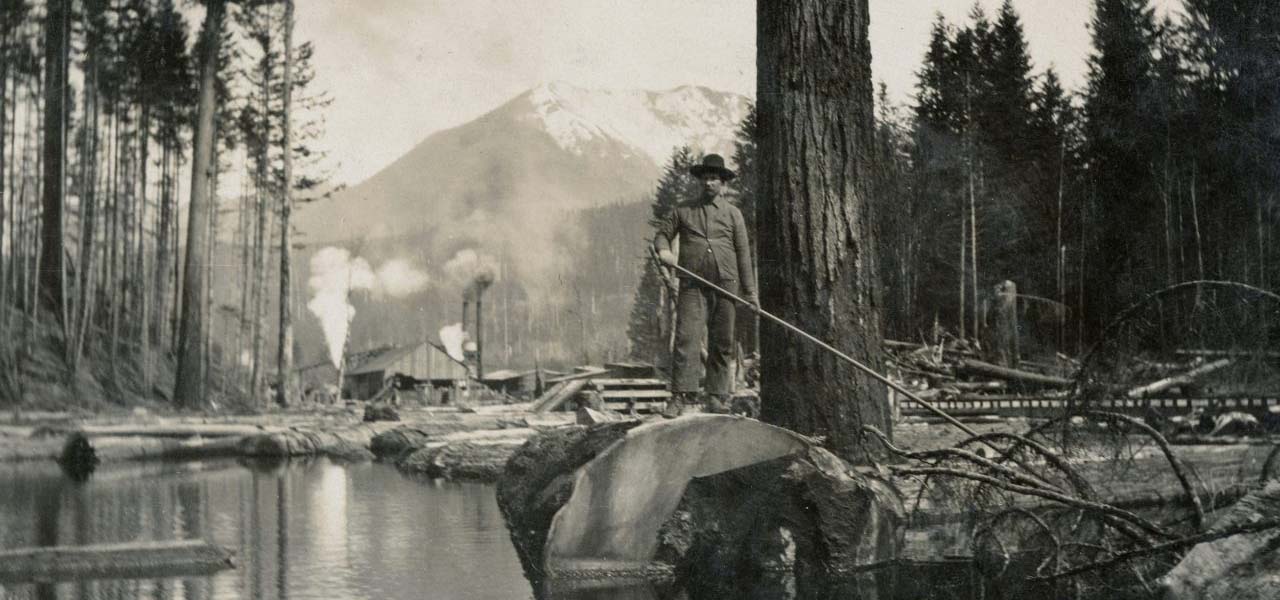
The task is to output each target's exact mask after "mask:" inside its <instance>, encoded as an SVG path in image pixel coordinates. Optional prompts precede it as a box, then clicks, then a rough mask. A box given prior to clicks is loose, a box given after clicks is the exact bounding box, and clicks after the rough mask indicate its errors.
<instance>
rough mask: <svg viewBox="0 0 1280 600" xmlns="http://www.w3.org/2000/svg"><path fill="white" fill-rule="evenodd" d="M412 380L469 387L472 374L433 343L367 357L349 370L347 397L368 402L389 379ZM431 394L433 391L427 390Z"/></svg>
mask: <svg viewBox="0 0 1280 600" xmlns="http://www.w3.org/2000/svg"><path fill="white" fill-rule="evenodd" d="M397 375H398V376H400V377H401V378H402V379H404V378H410V379H413V380H415V381H417V382H418V383H419V384H420V385H421V386H424V387H428V388H439V387H442V386H443V387H459V386H461V387H464V388H465V387H466V382H467V380H468V379H469V376H470V372H469V371H468V370H467V366H466V365H464V364H462V363H461V362H458V361H456V360H454V359H453V358H452V357H450V356H449V354H448V353H447V352H445V350H444V349H443V348H441V347H439V346H436V345H435V344H432V343H430V342H420V343H418V344H411V345H408V346H400V347H395V348H389V349H386V350H384V351H382V352H378V353H376V354H374V355H371V356H369V357H367V358H366V360H364V361H363V362H361V363H360V364H358V365H356V366H354V367H352V368H351V369H350V370H348V371H347V373H346V376H345V377H344V381H343V392H344V393H343V395H344V396H346V397H348V398H356V399H360V400H368V399H369V398H372V397H373V396H374V395H376V394H377V393H378V392H379V391H381V390H382V387H383V385H385V383H386V381H387V379H388V378H390V377H393V376H397ZM423 391H425V392H427V393H431V392H433V391H434V390H433V389H425V390H423Z"/></svg>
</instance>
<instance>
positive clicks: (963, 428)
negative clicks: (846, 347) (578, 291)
mask: <svg viewBox="0 0 1280 600" xmlns="http://www.w3.org/2000/svg"><path fill="white" fill-rule="evenodd" d="M668 266H670V267H671V268H673V269H675V270H677V271H679V272H681V273H683V274H684V275H686V276H688V277H689V278H690V279H693V280H694V281H697V282H698V283H701V284H702V285H705V286H707V287H709V288H711V289H713V290H715V291H716V292H717V293H719V294H721V295H723V296H724V297H726V298H729V299H730V300H733V301H734V302H737V303H738V304H742V305H744V306H746V307H747V308H749V309H751V310H752V311H753V312H755V313H756V314H758V315H760V316H762V317H765V318H766V319H769V320H770V321H773V322H774V323H777V324H779V325H781V326H783V327H785V328H787V329H788V330H790V331H792V332H793V333H796V334H797V335H799V336H800V337H803V338H804V339H806V340H809V341H810V342H813V343H814V344H817V345H818V347H820V348H822V349H823V350H826V351H827V352H830V353H832V354H833V355H835V356H836V357H837V358H839V359H840V360H843V361H845V362H847V363H849V364H850V365H853V367H854V368H856V369H858V370H859V371H862V372H863V373H866V374H867V375H868V376H870V377H871V378H872V379H875V380H876V381H879V382H880V383H883V384H885V385H886V386H888V387H889V389H891V390H893V391H895V392H897V393H899V394H902V395H903V396H905V397H906V398H907V399H909V400H911V401H912V402H915V403H916V404H919V405H920V406H923V407H924V408H925V410H928V411H929V412H931V413H933V414H935V415H937V416H938V417H941V418H942V419H943V420H944V421H946V422H948V423H950V424H951V425H954V426H955V427H956V428H958V429H959V430H960V431H963V432H965V433H967V434H969V435H971V436H974V437H977V435H978V432H976V431H974V430H973V429H972V428H970V427H969V426H967V425H965V424H964V423H961V422H960V421H958V420H956V418H955V417H953V416H951V415H949V414H947V413H946V411H944V410H942V409H940V408H938V407H937V406H934V405H933V404H931V403H930V402H928V401H927V400H924V399H923V398H921V397H919V396H917V395H915V394H914V393H912V392H911V391H910V390H908V389H906V388H904V387H902V386H901V385H898V384H897V383H894V382H893V381H892V380H890V379H889V378H888V377H885V376H884V375H881V374H880V373H879V372H877V371H876V370H875V369H872V368H871V367H868V366H867V365H864V364H862V363H861V362H859V361H858V360H857V359H855V358H853V357H852V356H849V355H848V354H845V353H844V352H841V351H840V350H837V349H836V348H835V347H834V346H832V345H831V344H828V343H826V342H824V341H822V340H820V339H818V338H816V337H814V336H813V335H810V334H809V333H808V332H806V331H804V330H803V329H800V328H799V327H796V326H795V325H792V324H791V323H788V322H786V321H784V320H782V319H781V318H780V317H777V316H775V315H774V314H772V313H770V312H769V311H766V310H764V309H762V308H760V307H759V306H756V305H755V304H752V303H750V302H747V301H746V300H743V299H742V298H741V297H739V296H738V295H736V294H734V293H732V292H730V291H729V290H726V289H724V288H722V287H720V286H718V285H716V284H714V283H711V282H710V281H707V280H706V279H703V278H702V277H699V276H698V275H697V274H696V273H694V272H692V271H690V270H688V269H686V268H684V267H681V266H680V265H668Z"/></svg>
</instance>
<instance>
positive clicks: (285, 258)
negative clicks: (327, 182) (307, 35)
mask: <svg viewBox="0 0 1280 600" xmlns="http://www.w3.org/2000/svg"><path fill="white" fill-rule="evenodd" d="M292 101H293V0H285V3H284V122H283V124H282V125H281V126H282V127H283V128H284V132H283V133H284V142H283V144H282V145H283V146H284V148H283V149H282V150H283V152H284V181H283V182H282V183H281V185H280V348H279V354H278V360H277V365H278V367H279V369H280V385H279V386H277V387H276V402H277V403H279V404H280V406H288V405H289V404H290V403H292V402H293V401H294V400H295V399H296V398H297V395H298V391H297V378H296V377H295V376H294V373H293V315H292V314H291V313H292V309H293V296H292V294H291V292H292V291H293V288H292V286H293V278H292V268H293V265H292V262H293V249H292V248H291V247H290V244H292V243H293V241H292V236H291V235H290V234H289V233H290V232H289V227H291V224H290V217H291V216H292V215H293V127H292V123H291V121H290V114H291V113H292V109H293V106H292V104H291V103H292Z"/></svg>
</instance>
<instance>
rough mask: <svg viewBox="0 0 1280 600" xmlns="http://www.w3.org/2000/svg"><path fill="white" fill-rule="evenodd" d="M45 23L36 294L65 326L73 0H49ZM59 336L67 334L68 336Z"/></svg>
mask: <svg viewBox="0 0 1280 600" xmlns="http://www.w3.org/2000/svg"><path fill="white" fill-rule="evenodd" d="M46 10H47V11H48V17H47V18H48V20H47V22H46V23H47V24H46V26H45V38H44V48H45V79H46V84H45V90H44V91H45V111H44V151H43V155H44V182H43V184H44V185H43V187H42V190H43V192H42V204H43V208H44V213H43V214H42V215H41V224H42V227H41V250H40V253H41V257H40V263H41V268H40V290H41V292H40V300H41V302H42V303H43V305H44V306H45V307H47V308H48V309H49V311H50V312H51V313H52V314H53V317H54V318H55V319H57V320H58V321H57V322H58V323H59V324H60V325H62V326H63V327H64V328H65V327H66V326H67V314H66V307H67V298H66V282H65V278H66V272H65V270H64V269H65V268H64V266H63V262H62V255H63V232H62V230H63V219H64V217H63V210H62V205H63V199H64V198H65V196H66V180H67V173H66V156H67V119H66V112H67V106H66V100H67V95H68V90H69V87H70V85H69V83H68V82H67V73H68V65H69V62H70V51H71V48H70V40H69V38H70V33H71V32H70V29H71V1H70V0H50V2H49V3H48V6H47V9H46ZM65 333H66V332H65V331H64V337H63V339H64V340H66V339H67V336H65Z"/></svg>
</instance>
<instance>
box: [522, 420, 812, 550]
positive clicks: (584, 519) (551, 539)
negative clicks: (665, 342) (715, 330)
mask: <svg viewBox="0 0 1280 600" xmlns="http://www.w3.org/2000/svg"><path fill="white" fill-rule="evenodd" d="M809 447H810V442H809V441H808V440H807V439H806V438H804V437H802V436H800V435H798V434H796V433H794V432H791V431H787V430H785V429H782V428H778V427H774V426H772V425H766V424H764V423H761V422H759V421H754V420H750V419H743V418H738V417H727V416H720V415H693V416H688V417H683V418H680V419H674V420H671V421H662V422H655V423H650V424H646V425H643V426H640V427H636V428H635V429H632V430H631V431H629V432H627V434H626V436H625V437H624V438H623V439H621V440H619V441H617V442H616V443H615V444H614V445H612V446H611V447H609V448H608V449H606V450H605V451H604V452H602V453H600V455H599V456H597V457H596V458H595V459H593V460H592V461H590V462H588V463H587V464H585V465H583V466H582V467H581V468H580V469H579V470H578V473H577V474H576V482H575V484H574V488H573V494H572V495H571V496H570V498H569V500H568V502H566V503H565V505H564V506H563V507H562V508H561V509H560V510H559V512H557V513H556V516H555V517H554V519H553V520H552V523H551V529H550V531H549V532H548V536H547V543H546V551H545V554H544V556H545V557H546V566H547V568H548V570H549V571H551V572H557V571H567V570H579V569H590V570H597V569H627V570H630V569H643V568H644V567H645V566H646V565H648V564H649V562H650V561H651V559H652V558H653V555H654V552H655V550H656V547H657V544H658V530H659V528H660V527H661V526H662V524H663V522H664V521H666V519H667V518H668V517H670V516H671V514H672V512H673V511H675V509H676V507H677V505H679V503H680V499H681V497H682V496H683V495H684V493H685V488H686V487H687V486H688V484H689V482H690V480H692V479H694V478H696V477H707V476H710V475H715V474H717V473H723V472H725V471H730V470H733V469H739V468H742V467H747V466H750V465H754V464H758V463H762V462H765V461H770V460H774V459H777V458H781V457H784V456H790V455H795V454H798V453H800V452H802V451H804V450H806V449H807V448H809Z"/></svg>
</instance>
